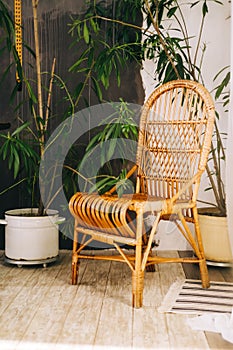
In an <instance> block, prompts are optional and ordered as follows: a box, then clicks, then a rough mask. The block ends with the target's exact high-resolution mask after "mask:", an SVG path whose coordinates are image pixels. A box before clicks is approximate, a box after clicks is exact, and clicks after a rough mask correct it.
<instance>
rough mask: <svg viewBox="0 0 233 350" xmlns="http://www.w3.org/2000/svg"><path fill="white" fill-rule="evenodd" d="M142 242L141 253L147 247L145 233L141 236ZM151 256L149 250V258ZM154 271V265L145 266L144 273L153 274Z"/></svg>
mask: <svg viewBox="0 0 233 350" xmlns="http://www.w3.org/2000/svg"><path fill="white" fill-rule="evenodd" d="M142 241H143V248H142V251H143V252H144V250H145V249H146V247H147V243H148V236H147V234H146V233H145V234H144V235H143V236H142ZM151 255H152V249H151V250H150V253H149V256H151ZM155 270H156V269H155V264H151V265H147V266H146V272H155Z"/></svg>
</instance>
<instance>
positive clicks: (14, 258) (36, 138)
mask: <svg viewBox="0 0 233 350" xmlns="http://www.w3.org/2000/svg"><path fill="white" fill-rule="evenodd" d="M31 4H32V10H33V23H34V41H35V53H34V54H33V55H34V56H35V70H36V82H37V87H36V91H37V92H36V94H34V92H33V89H32V86H31V84H30V82H29V80H28V79H27V77H26V76H25V73H24V71H23V68H22V56H21V52H22V47H21V45H22V37H21V19H20V18H16V17H15V20H13V19H12V18H11V16H10V11H9V10H8V7H7V5H6V4H4V2H3V1H2V0H1V1H0V9H1V10H2V15H4V16H3V17H2V16H1V23H0V24H1V27H2V29H3V30H4V31H5V33H6V40H7V41H8V42H10V45H9V44H8V45H7V47H8V48H9V49H10V51H11V52H12V53H13V57H14V62H15V64H16V68H17V70H16V78H17V86H16V89H18V88H19V86H20V85H21V84H24V85H25V87H26V90H27V93H28V99H29V103H30V108H31V116H32V118H31V120H29V121H27V122H23V121H21V119H20V118H19V122H21V124H20V126H19V127H17V128H16V130H14V131H13V132H7V133H6V134H5V133H1V134H0V137H1V139H2V141H3V143H2V145H1V149H0V153H1V156H2V158H3V160H5V161H8V166H9V169H10V170H13V173H14V178H15V179H16V181H15V183H14V184H13V185H11V186H10V188H13V187H15V186H18V185H19V184H20V183H26V184H27V187H28V188H30V190H29V191H30V194H31V196H32V197H33V199H34V198H35V197H37V198H38V200H37V201H35V202H37V205H36V207H30V208H23V209H13V210H8V211H7V212H6V213H5V220H1V221H0V223H1V224H4V225H6V229H5V255H6V261H7V262H10V263H13V264H18V265H22V264H36V263H40V264H41V263H43V264H44V265H46V264H47V263H48V262H52V261H54V260H56V259H57V257H58V249H59V247H58V243H59V240H58V233H59V231H58V223H59V222H61V221H63V220H64V218H59V216H58V211H57V210H52V209H50V208H45V207H44V204H43V202H42V200H41V196H40V192H39V190H38V188H37V186H38V181H37V178H38V176H39V165H40V161H41V159H42V157H43V153H44V147H45V142H46V137H47V133H48V127H49V107H50V100H51V93H52V83H53V78H54V69H55V60H54V61H53V65H52V70H51V78H50V83H49V87H48V89H47V94H48V95H47V96H48V98H47V104H46V108H44V103H43V93H42V72H41V61H40V60H41V59H40V48H39V36H38V17H37V6H38V0H32V3H31ZM15 37H16V39H17V40H15ZM15 43H16V44H15ZM32 122H33V123H32ZM25 133H27V134H30V135H31V136H32V139H31V138H29V137H28V136H27V137H25ZM21 164H23V167H22V166H21ZM20 172H22V173H23V174H24V176H23V177H22V176H21V177H20V178H19V179H18V175H19V173H20ZM8 189H9V188H8ZM8 189H5V190H4V191H2V193H4V192H5V191H7V190H8Z"/></svg>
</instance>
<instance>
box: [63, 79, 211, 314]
mask: <svg viewBox="0 0 233 350" xmlns="http://www.w3.org/2000/svg"><path fill="white" fill-rule="evenodd" d="M214 119H215V110H214V104H213V101H212V98H211V96H210V94H209V92H208V91H207V90H206V89H205V88H204V87H203V86H202V85H201V84H199V83H197V82H194V81H189V80H176V81H172V82H169V83H166V84H164V85H161V86H160V87H158V88H157V89H155V91H154V92H153V93H152V94H151V95H150V97H149V98H148V100H147V102H146V103H145V105H144V107H143V109H142V114H141V119H140V128H139V139H138V151H137V161H136V165H135V166H134V168H133V169H132V170H131V171H130V172H129V174H128V176H131V175H132V173H133V171H135V170H136V171H137V180H136V192H135V194H133V195H123V196H122V197H121V198H118V197H117V195H116V194H114V193H113V192H114V189H113V190H112V191H110V192H109V193H106V194H105V195H102V196H100V195H98V194H88V193H81V192H78V193H76V194H75V195H73V197H72V198H71V200H70V203H69V208H70V212H71V214H72V215H73V216H74V218H75V228H74V238H73V255H72V284H77V273H78V264H79V259H81V258H87V259H88V258H89V259H90V258H91V259H100V258H103V259H108V260H115V261H119V262H125V263H126V264H127V265H128V266H129V268H130V269H131V271H132V305H133V307H136V308H139V307H141V306H142V297H143V282H144V271H145V270H146V269H147V268H148V267H152V266H154V265H155V264H158V263H170V262H171V263H173V262H185V263H198V264H199V269H200V276H201V280H202V286H203V288H208V287H209V277H208V270H207V266H206V261H205V256H204V251H203V245H202V238H201V233H200V229H199V224H198V217H197V207H196V200H197V195H198V189H199V185H200V179H201V175H202V173H203V172H204V170H205V167H206V162H207V158H208V153H209V150H210V145H211V138H212V132H213V125H214ZM151 213H152V214H153V215H154V218H155V219H154V222H153V225H152V227H151V229H150V230H149V232H148V230H147V232H146V229H145V225H144V224H145V222H144V219H145V217H146V216H147V215H148V214H151ZM161 219H163V220H172V221H173V222H174V223H175V224H176V226H177V227H178V229H179V231H180V232H181V234H182V235H183V236H184V237H185V238H186V240H187V241H188V242H189V244H190V245H191V247H192V249H193V251H194V254H193V256H192V257H187V258H185V257H184V258H169V257H161V256H156V255H155V254H154V252H152V242H153V239H154V236H155V234H156V230H157V227H158V224H159V222H160V220H161ZM188 222H192V223H193V224H194V227H195V230H194V231H195V233H192V232H191V230H190V226H189V225H188ZM79 234H81V236H82V241H81V242H80V240H79V239H78V235H79ZM92 240H97V241H101V242H104V243H108V244H110V245H113V246H114V247H115V248H116V250H117V252H119V254H118V255H109V256H106V255H104V256H102V257H100V256H96V255H94V256H90V255H88V254H86V255H85V254H83V253H81V251H82V250H83V248H84V247H86V246H87V245H88V244H89V243H90V242H91V241H92ZM122 245H123V247H122ZM125 245H127V246H132V248H133V249H132V250H127V249H124V247H125ZM132 251H133V253H132Z"/></svg>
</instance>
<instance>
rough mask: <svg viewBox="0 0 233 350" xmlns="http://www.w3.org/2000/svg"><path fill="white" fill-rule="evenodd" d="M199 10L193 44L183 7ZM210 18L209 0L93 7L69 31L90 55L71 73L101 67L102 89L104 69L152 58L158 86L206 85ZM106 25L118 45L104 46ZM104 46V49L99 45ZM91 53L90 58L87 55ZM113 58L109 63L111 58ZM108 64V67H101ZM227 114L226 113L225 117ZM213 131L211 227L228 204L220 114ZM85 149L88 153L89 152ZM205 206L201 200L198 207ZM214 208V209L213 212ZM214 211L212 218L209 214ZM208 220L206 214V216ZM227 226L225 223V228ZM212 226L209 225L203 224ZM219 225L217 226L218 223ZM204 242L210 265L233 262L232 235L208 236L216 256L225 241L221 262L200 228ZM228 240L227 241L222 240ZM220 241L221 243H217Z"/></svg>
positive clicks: (220, 90)
mask: <svg viewBox="0 0 233 350" xmlns="http://www.w3.org/2000/svg"><path fill="white" fill-rule="evenodd" d="M214 3H215V4H216V6H221V5H223V3H222V2H221V1H218V0H216V1H214ZM198 6H199V9H200V26H199V28H198V29H197V32H196V35H195V40H194V37H193V36H190V35H189V33H188V25H187V22H186V17H185V14H184V7H185V8H186V10H187V9H189V10H190V9H192V8H194V7H195V8H197V7H198ZM138 10H140V11H141V12H142V13H143V15H144V19H145V22H144V25H143V26H141V25H140V24H137V23H136V21H135V18H136V17H137V15H136V14H137V13H138V12H137V11H138ZM208 13H209V1H208V0H205V1H195V2H192V3H182V5H181V4H180V3H179V1H177V0H173V1H167V0H161V1H147V0H143V1H133V2H127V4H126V2H125V1H118V2H117V4H116V3H114V6H113V7H109V6H105V4H103V3H102V2H101V3H98V4H96V3H95V4H93V3H90V6H89V8H88V9H87V11H86V13H84V15H83V16H82V17H81V18H80V17H79V18H77V19H74V20H73V24H72V27H71V31H72V33H73V35H75V39H76V40H77V42H78V43H79V42H80V41H84V42H85V43H86V45H87V50H86V51H84V53H83V57H82V60H77V62H76V63H75V64H74V65H73V67H72V69H73V70H79V69H80V68H81V67H82V68H83V64H86V69H87V70H88V65H91V64H92V63H93V62H94V64H95V65H97V68H98V69H97V77H98V81H102V83H103V84H106V85H107V84H108V83H109V82H108V80H105V79H104V78H103V76H102V74H103V72H104V70H106V69H108V68H109V69H112V68H113V67H119V66H120V65H121V62H122V61H123V62H125V61H126V60H129V59H133V60H135V61H137V62H138V65H139V66H141V65H142V61H143V60H146V59H149V60H151V61H153V62H154V76H155V81H156V85H159V84H161V83H165V82H167V81H170V80H173V79H193V80H196V81H200V82H201V83H202V84H205V83H204V76H203V74H202V73H203V61H204V57H205V52H206V49H207V45H206V44H205V43H203V41H202V36H203V31H204V24H205V21H206V17H207V15H208ZM103 23H105V25H106V27H107V28H108V25H109V23H110V24H111V25H112V27H111V26H110V27H109V29H108V32H110V33H112V32H113V31H114V42H112V43H107V44H104V43H106V34H105V36H104V37H103V32H102V30H101V28H103V27H104V26H103ZM131 31H133V32H134V33H137V35H135V37H134V40H135V42H134V43H131V44H130V45H128V46H127V49H125V50H124V54H121V49H122V48H124V45H126V43H127V39H128V36H129V35H130V32H131ZM96 38H99V42H100V43H101V44H100V45H103V46H102V56H100V57H99V56H98V58H100V59H99V60H98V59H97V60H96V59H95V55H94V52H95V49H96V42H97V40H96ZM98 47H100V46H98ZM90 53H92V55H91V57H92V58H93V62H92V60H91V59H88V56H89V55H90ZM110 57H111V59H110ZM103 62H106V65H103V64H102V63H103ZM224 71H225V70H224V69H223V70H222V71H221V72H219V73H218V74H216V76H215V78H214V80H216V81H219V79H220V78H221V76H222V74H223V73H224ZM115 72H116V76H117V80H118V81H120V79H121V71H120V70H119V69H115ZM229 79H230V74H229V72H227V73H226V74H225V75H224V77H223V79H222V80H221V82H220V83H217V88H216V90H215V99H216V101H217V100H218V99H219V98H220V96H223V105H224V106H226V105H227V103H228V100H229V92H227V91H225V90H226V89H227V86H228V84H229ZM223 113H224V112H223ZM216 116H217V118H216V123H215V131H214V135H213V142H212V148H211V153H210V160H209V163H208V166H207V175H208V179H209V182H210V186H209V187H208V188H207V189H206V191H210V190H211V191H212V192H213V195H214V197H215V202H214V203H213V204H212V203H211V204H210V203H206V204H207V205H208V208H201V209H200V224H201V225H202V221H203V213H205V214H207V213H208V216H209V215H211V218H210V220H211V222H213V215H215V214H217V216H218V217H219V218H218V219H217V220H219V221H221V222H222V221H224V222H225V221H226V201H225V189H224V171H222V170H224V160H225V151H224V139H225V138H226V136H225V134H223V133H221V132H220V130H219V126H218V119H219V114H218V113H216ZM94 141H96V139H94V140H91V142H90V146H91V145H93V143H94ZM90 146H89V148H87V151H89V150H90ZM201 202H202V205H203V201H201V200H200V203H201ZM209 207H211V210H209ZM209 212H210V214H209ZM205 216H207V215H205ZM224 225H226V223H225V224H224ZM205 226H207V227H208V226H209V224H207V225H205ZM214 226H216V223H214ZM201 230H202V235H203V241H204V246H205V251H206V258H207V259H208V260H216V261H219V260H220V261H221V262H222V261H231V260H232V255H231V250H230V245H229V237H228V232H227V231H226V234H224V232H223V228H222V227H221V228H220V229H217V235H218V240H217V241H216V240H215V238H214V233H213V232H211V233H210V234H208V236H209V237H210V241H212V242H214V243H213V245H212V246H213V247H214V249H215V251H217V252H218V253H219V252H220V247H223V241H225V246H226V250H225V251H223V252H221V253H220V254H221V257H220V256H219V254H218V256H216V257H214V256H213V255H212V253H211V254H209V249H210V248H211V244H210V241H209V238H208V240H206V234H205V231H204V228H203V227H201ZM224 237H225V238H224ZM218 242H219V243H218Z"/></svg>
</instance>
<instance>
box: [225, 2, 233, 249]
mask: <svg viewBox="0 0 233 350" xmlns="http://www.w3.org/2000/svg"><path fill="white" fill-rule="evenodd" d="M231 9H232V13H233V2H232V5H231ZM229 46H230V47H231V77H233V18H232V17H231V40H230V45H229ZM232 96H233V79H231V101H230V109H229V118H228V142H227V155H226V157H227V167H226V168H227V169H226V191H227V219H228V232H229V238H230V242H231V251H232V252H233V176H232V174H233V98H232Z"/></svg>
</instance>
